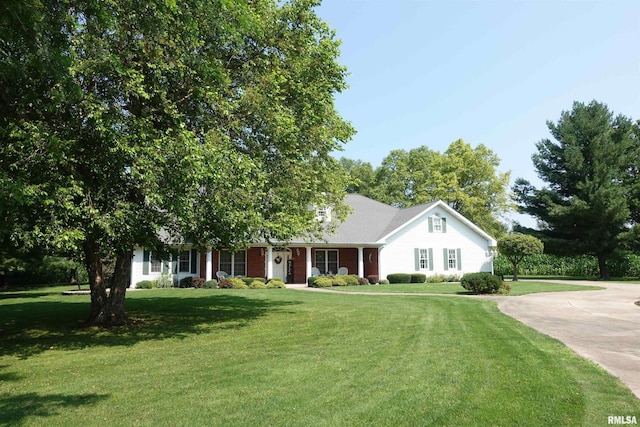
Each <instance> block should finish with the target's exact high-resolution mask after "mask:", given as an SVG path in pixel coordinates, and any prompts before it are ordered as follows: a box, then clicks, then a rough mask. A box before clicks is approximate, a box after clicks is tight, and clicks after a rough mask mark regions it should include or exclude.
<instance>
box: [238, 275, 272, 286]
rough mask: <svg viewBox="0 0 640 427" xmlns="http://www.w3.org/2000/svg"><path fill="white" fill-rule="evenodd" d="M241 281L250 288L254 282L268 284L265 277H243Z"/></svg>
mask: <svg viewBox="0 0 640 427" xmlns="http://www.w3.org/2000/svg"><path fill="white" fill-rule="evenodd" d="M241 279H242V281H243V282H244V283H245V284H246V285H247V286H250V285H251V284H252V283H253V282H256V281H257V282H262V283H266V280H265V279H264V277H242V278H241Z"/></svg>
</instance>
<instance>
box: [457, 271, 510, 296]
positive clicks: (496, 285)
mask: <svg viewBox="0 0 640 427" xmlns="http://www.w3.org/2000/svg"><path fill="white" fill-rule="evenodd" d="M460 284H461V285H462V287H463V288H465V289H466V290H468V291H470V292H473V293H474V294H495V293H497V292H498V290H499V289H500V287H501V286H503V285H502V279H501V278H500V277H499V276H496V275H494V274H491V273H467V274H465V275H464V276H462V279H461V280H460ZM505 289H506V288H505Z"/></svg>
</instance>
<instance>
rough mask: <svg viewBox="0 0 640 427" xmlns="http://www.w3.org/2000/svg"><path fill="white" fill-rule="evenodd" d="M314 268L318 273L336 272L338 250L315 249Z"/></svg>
mask: <svg viewBox="0 0 640 427" xmlns="http://www.w3.org/2000/svg"><path fill="white" fill-rule="evenodd" d="M315 258H316V260H315V261H316V265H315V266H316V268H317V269H318V270H320V274H336V273H337V272H338V250H337V249H316V256H315Z"/></svg>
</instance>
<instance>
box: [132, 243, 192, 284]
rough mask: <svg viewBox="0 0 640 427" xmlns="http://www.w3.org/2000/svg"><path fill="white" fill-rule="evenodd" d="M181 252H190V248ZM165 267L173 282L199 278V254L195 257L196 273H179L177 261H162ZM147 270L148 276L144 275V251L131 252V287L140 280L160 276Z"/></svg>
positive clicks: (153, 278)
mask: <svg viewBox="0 0 640 427" xmlns="http://www.w3.org/2000/svg"><path fill="white" fill-rule="evenodd" d="M183 250H189V251H190V250H191V248H190V247H184V248H183ZM163 263H164V264H165V265H166V269H167V273H168V274H169V277H171V278H172V279H173V281H174V282H177V281H180V279H182V278H184V277H189V276H191V277H200V253H199V252H198V254H197V256H196V265H197V269H196V273H191V272H179V271H178V261H177V260H176V261H173V262H172V261H164V262H163ZM150 270H151V269H149V270H148V271H149V274H144V250H143V249H142V248H136V249H135V250H134V251H133V261H132V262H131V287H132V288H135V287H136V283H138V282H140V281H142V280H155V279H157V278H159V277H160V276H161V275H162V272H160V273H152V272H151V271H150Z"/></svg>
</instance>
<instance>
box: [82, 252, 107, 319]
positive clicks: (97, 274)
mask: <svg viewBox="0 0 640 427" xmlns="http://www.w3.org/2000/svg"><path fill="white" fill-rule="evenodd" d="M84 262H85V266H86V267H87V273H88V275H89V289H90V290H91V311H90V312H89V319H88V320H87V322H88V323H89V324H93V323H94V321H95V320H96V319H97V317H98V316H99V314H100V313H101V312H102V310H103V309H104V306H105V305H106V304H107V290H106V286H105V283H104V277H103V275H102V258H101V257H100V250H99V245H98V244H97V243H95V242H86V243H85V245H84Z"/></svg>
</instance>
